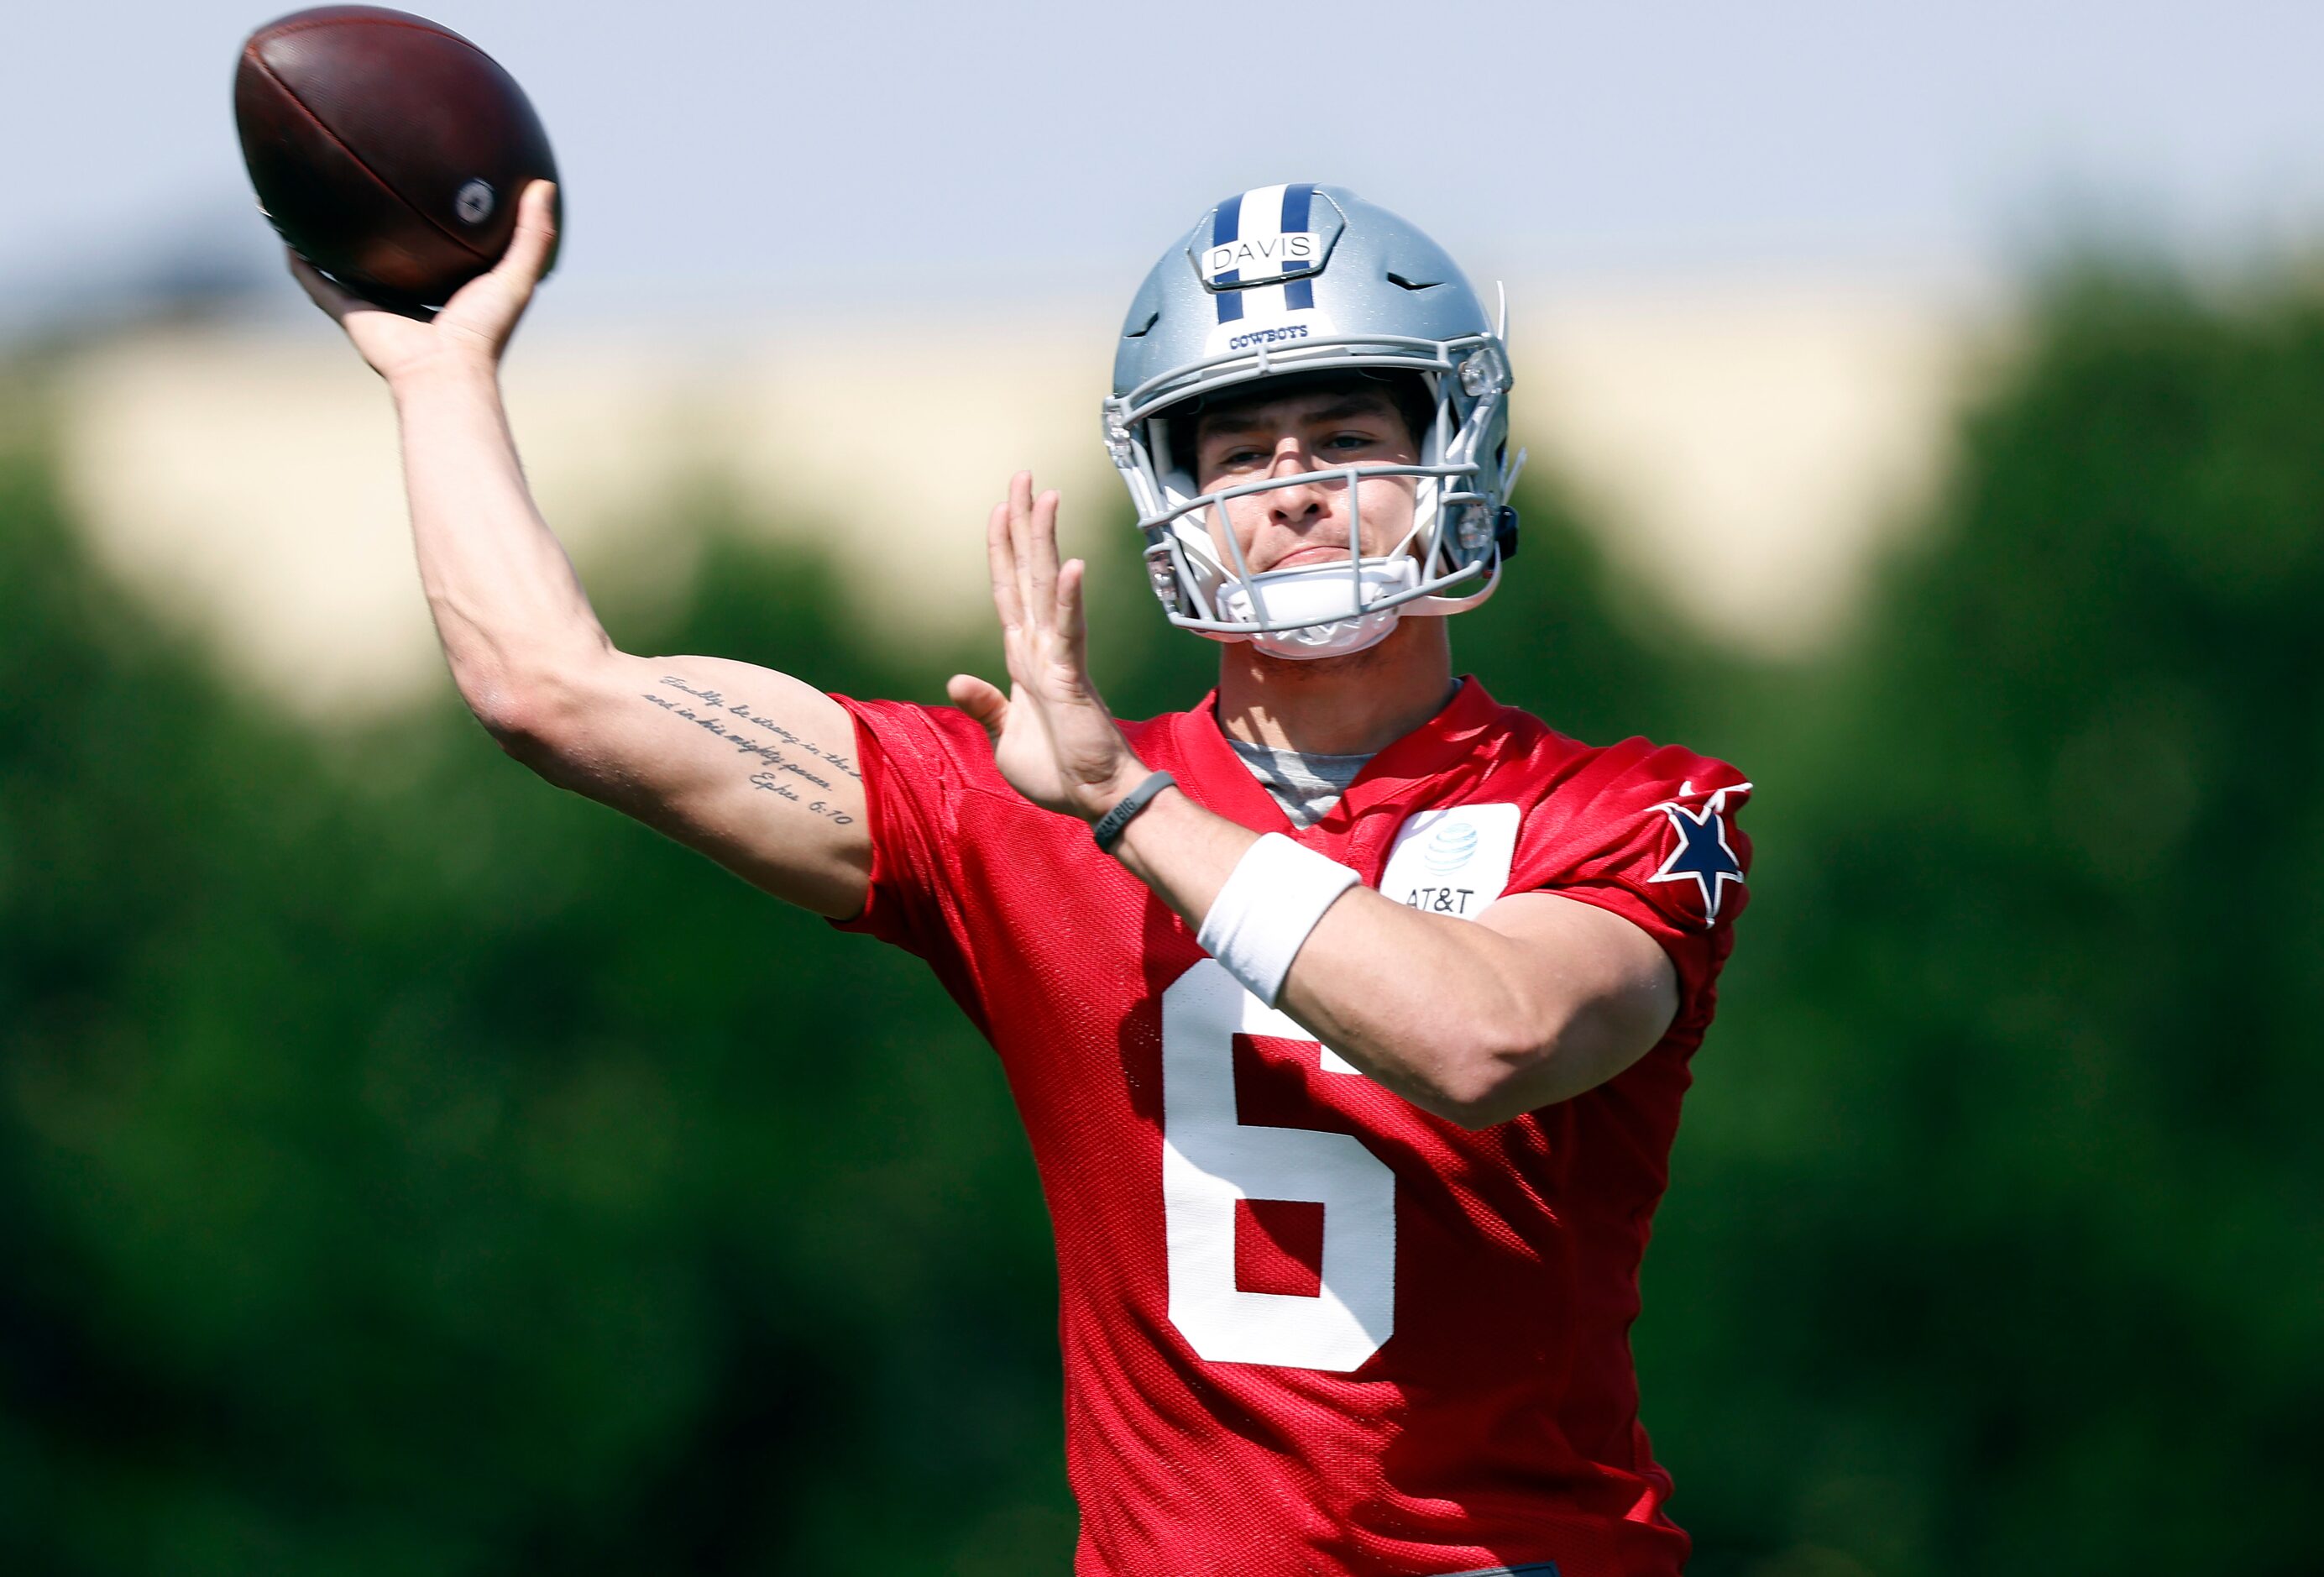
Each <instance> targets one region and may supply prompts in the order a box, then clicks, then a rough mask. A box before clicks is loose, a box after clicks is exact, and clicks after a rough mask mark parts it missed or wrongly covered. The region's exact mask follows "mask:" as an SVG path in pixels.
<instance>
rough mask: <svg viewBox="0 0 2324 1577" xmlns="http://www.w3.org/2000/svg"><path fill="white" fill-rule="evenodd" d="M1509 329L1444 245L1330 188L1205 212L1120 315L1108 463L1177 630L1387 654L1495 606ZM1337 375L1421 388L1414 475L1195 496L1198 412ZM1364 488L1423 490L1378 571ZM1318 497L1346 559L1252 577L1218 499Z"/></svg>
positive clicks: (1268, 190)
mask: <svg viewBox="0 0 2324 1577" xmlns="http://www.w3.org/2000/svg"><path fill="white" fill-rule="evenodd" d="M1505 328H1506V324H1505V323H1496V322H1494V321H1492V320H1490V319H1489V318H1487V317H1486V315H1485V309H1484V306H1483V304H1482V303H1481V302H1480V301H1479V300H1477V294H1476V292H1475V291H1473V290H1471V288H1470V285H1469V281H1468V280H1467V279H1466V278H1465V277H1463V275H1462V272H1461V270H1460V269H1459V268H1458V267H1457V266H1456V265H1455V264H1454V263H1453V262H1452V258H1451V257H1449V256H1447V255H1446V254H1445V252H1444V250H1443V248H1442V247H1440V246H1438V245H1437V244H1436V243H1434V241H1431V240H1430V239H1429V238H1428V237H1427V236H1426V235H1423V234H1421V232H1420V231H1419V230H1418V229H1416V228H1415V227H1414V226H1411V225H1409V224H1406V222H1405V221H1404V220H1402V219H1400V218H1398V217H1396V216H1395V215H1394V214H1391V213H1389V212H1388V210H1387V209H1385V208H1375V207H1374V206H1373V205H1371V204H1370V203H1368V202H1366V201H1364V200H1363V199H1362V198H1359V197H1357V196H1356V195H1355V194H1354V193H1353V192H1351V191H1348V190H1345V189H1342V188H1340V187H1335V186H1316V185H1314V184H1311V183H1294V184H1290V185H1285V186H1263V187H1259V188H1258V189H1254V190H1251V191H1246V192H1243V193H1241V194H1240V196H1237V197H1231V198H1227V199H1226V200H1225V201H1224V202H1222V203H1220V204H1219V205H1218V206H1217V207H1216V208H1213V209H1212V210H1211V211H1210V212H1209V213H1207V214H1205V215H1203V217H1202V220H1201V221H1200V222H1199V223H1198V224H1196V225H1195V226H1194V231H1193V232H1192V233H1191V234H1190V235H1188V236H1187V237H1186V239H1185V242H1184V243H1183V244H1180V245H1177V246H1174V247H1172V248H1171V249H1170V251H1169V252H1167V254H1164V255H1163V258H1162V261H1161V262H1160V263H1157V264H1155V265H1154V270H1153V272H1151V273H1149V274H1148V275H1147V276H1146V282H1145V283H1144V284H1143V285H1142V286H1140V287H1139V291H1138V298H1137V300H1134V301H1132V302H1131V303H1130V316H1129V317H1128V318H1127V319H1125V320H1124V322H1123V323H1122V326H1121V343H1120V347H1119V348H1118V349H1117V351H1116V352H1115V355H1114V363H1113V393H1112V396H1111V398H1110V399H1108V400H1107V401H1106V402H1105V445H1106V451H1107V453H1108V454H1109V455H1110V456H1111V458H1112V460H1113V464H1114V466H1115V468H1116V469H1117V470H1119V471H1120V473H1121V475H1122V480H1123V482H1125V483H1126V484H1128V485H1129V488H1130V500H1131V502H1132V503H1134V504H1136V506H1137V509H1138V525H1139V530H1141V531H1142V532H1143V533H1144V534H1145V537H1146V566H1147V572H1148V577H1149V579H1150V580H1151V582H1152V585H1153V587H1154V595H1156V596H1157V597H1158V598H1159V599H1160V600H1161V603H1162V607H1163V611H1164V612H1165V613H1167V614H1168V615H1169V619H1170V622H1172V623H1173V624H1176V625H1178V626H1179V627H1180V628H1182V629H1187V630H1195V631H1200V632H1202V633H1203V634H1204V635H1207V636H1209V637H1211V638H1212V639H1213V640H1215V641H1251V642H1253V643H1255V644H1256V645H1257V646H1258V647H1259V650H1262V651H1266V652H1268V653H1269V654H1271V655H1274V656H1277V657H1287V658H1316V657H1333V656H1338V655H1341V654H1342V653H1345V652H1351V651H1360V650H1364V649H1365V648H1366V647H1368V646H1371V645H1373V644H1375V643H1377V642H1379V641H1382V640H1384V639H1386V638H1387V636H1388V632H1389V631H1390V630H1392V629H1393V628H1394V627H1395V625H1396V621H1397V617H1398V615H1399V614H1402V613H1407V612H1410V613H1459V612H1461V611H1462V610H1463V609H1466V608H1473V607H1475V606H1476V605H1477V604H1479V603H1481V602H1483V601H1484V600H1485V599H1486V598H1487V597H1489V596H1490V595H1493V590H1494V588H1495V587H1496V586H1499V584H1500V576H1501V564H1502V561H1503V560H1504V559H1506V558H1508V557H1509V556H1510V555H1511V554H1512V553H1513V552H1514V551H1515V550H1516V546H1517V514H1516V512H1515V511H1514V510H1512V509H1511V508H1510V507H1509V506H1508V492H1509V487H1510V485H1511V484H1512V483H1514V482H1515V481H1516V479H1517V469H1518V467H1519V466H1522V465H1523V464H1524V461H1525V457H1524V456H1523V455H1522V454H1520V455H1518V456H1517V457H1516V458H1515V459H1514V460H1512V459H1511V458H1510V457H1509V456H1508V391H1509V385H1510V382H1511V379H1510V374H1509V363H1508V350H1507V347H1506V346H1505V345H1504V344H1503V340H1502V335H1503V331H1504V329H1505ZM1342 369H1346V370H1355V369H1369V370H1372V371H1374V372H1376V373H1403V374H1413V375H1416V376H1417V377H1418V378H1419V379H1420V380H1421V381H1422V383H1423V385H1424V387H1425V390H1426V392H1427V396H1428V400H1429V401H1430V402H1431V404H1432V407H1433V410H1434V416H1433V418H1432V419H1431V420H1430V421H1429V422H1428V424H1427V427H1426V430H1425V431H1423V432H1420V433H1417V434H1416V435H1415V436H1416V437H1417V438H1419V440H1420V463H1419V464H1418V465H1414V466H1390V465H1356V466H1335V467H1333V468H1332V469H1330V470H1328V471H1312V472H1306V473H1303V474H1302V475H1296V476H1283V477H1272V478H1269V479H1268V480H1266V481H1262V482H1251V483H1246V484H1241V485H1239V486H1233V487H1224V488H1219V489H1216V490H1213V491H1212V492H1209V493H1203V492H1202V491H1200V487H1199V483H1198V480H1197V478H1196V477H1195V475H1194V471H1193V462H1194V453H1193V450H1194V446H1193V443H1192V441H1191V440H1192V438H1193V428H1194V420H1193V417H1192V415H1191V411H1192V410H1194V402H1196V401H1199V400H1200V399H1201V398H1202V397H1203V396H1208V395H1215V394H1218V393H1220V392H1222V391H1226V390H1230V389H1235V388H1237V387H1238V386H1240V385H1246V384H1250V383H1257V382H1259V380H1261V379H1267V378H1282V377H1286V376H1290V375H1293V374H1314V373H1325V372H1335V371H1340V370H1342ZM1174 427H1175V428H1176V429H1177V430H1176V431H1174V430H1173V429H1174ZM1369 476H1410V477H1414V478H1416V479H1417V480H1416V483H1415V484H1414V486H1415V488H1416V501H1415V503H1416V508H1415V512H1414V517H1413V525H1412V529H1411V530H1410V531H1409V532H1407V533H1406V535H1405V537H1404V538H1403V539H1401V540H1400V541H1398V542H1397V543H1396V544H1395V545H1394V546H1393V547H1392V548H1391V549H1390V550H1389V551H1388V552H1387V553H1386V554H1383V555H1380V556H1379V557H1366V556H1365V555H1364V554H1363V552H1362V532H1361V530H1360V525H1361V521H1360V518H1358V517H1357V515H1356V512H1357V511H1358V509H1359V504H1358V502H1357V493H1358V485H1359V484H1360V482H1361V481H1362V480H1363V479H1364V478H1366V477H1369ZM1316 482H1321V483H1325V484H1335V483H1337V484H1345V485H1346V487H1347V489H1348V508H1349V510H1350V512H1351V521H1350V526H1351V530H1350V532H1349V546H1348V558H1347V561H1346V562H1345V564H1344V565H1343V564H1341V563H1338V562H1315V563H1309V564H1305V565H1300V566H1297V567H1292V568H1288V569H1277V570H1267V571H1263V572H1261V573H1259V574H1256V575H1254V574H1252V573H1251V572H1250V567H1249V566H1247V565H1246V564H1245V563H1244V562H1243V558H1242V549H1241V548H1240V545H1239V544H1238V543H1237V541H1236V539H1235V535H1234V532H1233V530H1231V528H1230V527H1229V526H1228V522H1227V520H1226V503H1227V501H1228V500H1230V499H1233V498H1240V497H1242V496H1245V495H1247V494H1250V493H1264V492H1268V491H1269V490H1271V489H1274V488H1278V487H1294V486H1298V485H1301V484H1307V483H1316ZM1212 521H1215V522H1216V523H1217V525H1218V526H1219V527H1220V530H1219V535H1218V540H1219V541H1223V542H1224V543H1225V545H1226V553H1227V558H1226V559H1225V560H1224V561H1222V559H1221V558H1220V555H1219V549H1218V548H1217V546H1216V545H1215V543H1214V541H1213V537H1212V534H1211V531H1210V530H1209V526H1210V523H1211V522H1212Z"/></svg>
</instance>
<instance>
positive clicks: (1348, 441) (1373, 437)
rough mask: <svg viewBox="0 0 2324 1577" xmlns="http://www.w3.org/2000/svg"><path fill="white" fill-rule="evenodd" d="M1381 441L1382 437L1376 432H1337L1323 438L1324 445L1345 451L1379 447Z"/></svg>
mask: <svg viewBox="0 0 2324 1577" xmlns="http://www.w3.org/2000/svg"><path fill="white" fill-rule="evenodd" d="M1379 442H1380V439H1379V436H1378V435H1377V434H1374V433H1368V432H1337V433H1333V435H1332V436H1331V437H1330V438H1325V439H1324V440H1323V447H1325V448H1327V449H1338V450H1341V451H1342V452H1345V451H1347V450H1350V449H1369V448H1373V447H1377V446H1378V445H1379Z"/></svg>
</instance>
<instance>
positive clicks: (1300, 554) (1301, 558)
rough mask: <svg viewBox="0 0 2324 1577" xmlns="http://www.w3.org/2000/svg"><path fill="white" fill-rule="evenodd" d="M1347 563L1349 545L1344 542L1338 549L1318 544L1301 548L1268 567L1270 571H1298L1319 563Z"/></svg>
mask: <svg viewBox="0 0 2324 1577" xmlns="http://www.w3.org/2000/svg"><path fill="white" fill-rule="evenodd" d="M1347 561H1348V545H1347V544H1346V543H1345V542H1342V543H1340V544H1339V545H1338V546H1336V547H1324V546H1323V545H1321V544H1318V545H1316V546H1314V547H1307V548H1301V549H1296V550H1294V551H1292V552H1289V553H1286V554H1285V555H1284V556H1283V557H1282V558H1278V559H1277V560H1276V561H1275V562H1274V563H1272V564H1270V565H1268V569H1296V568H1297V567H1299V566H1301V565H1303V564H1314V563H1317V562H1327V563H1331V562H1336V563H1340V564H1345V563H1346V562H1347Z"/></svg>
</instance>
